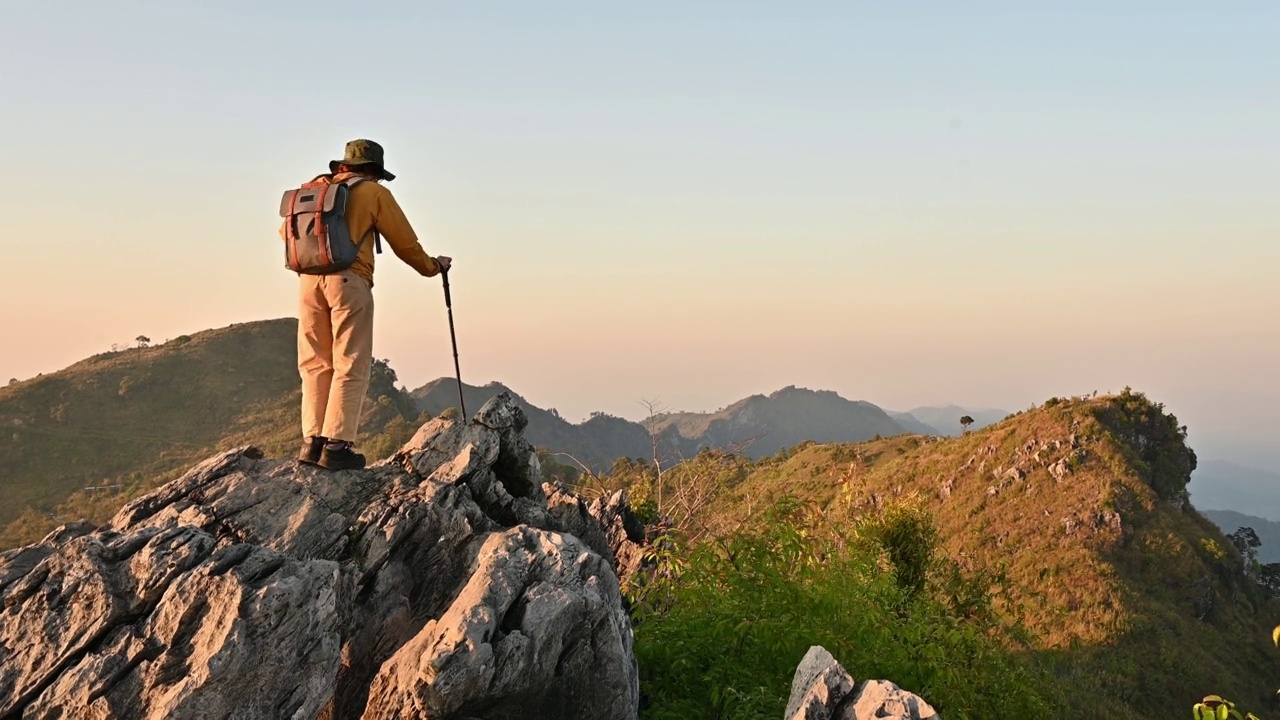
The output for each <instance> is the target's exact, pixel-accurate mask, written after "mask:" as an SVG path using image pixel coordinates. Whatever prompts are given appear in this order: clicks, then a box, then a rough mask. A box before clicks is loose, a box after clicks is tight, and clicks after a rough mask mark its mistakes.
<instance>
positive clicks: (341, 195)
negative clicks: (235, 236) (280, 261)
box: [280, 176, 382, 275]
mask: <svg viewBox="0 0 1280 720" xmlns="http://www.w3.org/2000/svg"><path fill="white" fill-rule="evenodd" d="M322 178H323V176H322V177H321V178H316V179H315V180H312V181H311V182H309V183H305V184H303V186H302V187H300V188H296V189H293V190H287V191H285V194H284V197H283V198H281V200H280V217H282V218H284V221H283V222H282V223H281V224H280V237H281V238H282V239H283V240H284V266H285V267H287V268H289V269H290V270H292V271H294V272H296V273H300V274H303V275H327V274H329V273H337V272H342V271H343V270H346V269H347V268H349V267H351V265H352V264H353V263H355V261H356V255H358V254H359V253H360V247H361V246H362V245H364V241H365V240H367V239H368V236H367V235H366V236H365V237H363V238H360V242H359V243H356V242H353V241H352V239H351V231H350V230H348V229H347V200H348V199H349V197H350V195H351V188H353V187H355V186H356V185H358V184H359V183H361V182H364V178H362V177H351V178H347V179H346V180H343V181H342V182H340V183H328V182H326V181H325V180H324V179H322ZM369 233H370V234H371V235H373V242H374V245H375V246H376V249H377V251H378V252H382V241H381V238H379V237H378V231H377V229H370V230H369Z"/></svg>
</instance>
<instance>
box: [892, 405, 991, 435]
mask: <svg viewBox="0 0 1280 720" xmlns="http://www.w3.org/2000/svg"><path fill="white" fill-rule="evenodd" d="M907 414H908V415H910V416H911V417H913V418H915V419H916V420H918V421H919V422H922V423H924V424H925V425H928V426H929V427H932V428H935V429H936V430H937V433H938V434H942V435H951V436H953V437H954V436H956V435H961V434H963V432H964V428H963V427H961V425H960V418H962V417H964V416H965V415H968V416H969V417H971V418H973V425H970V426H969V429H970V430H979V429H981V428H984V427H986V426H988V425H994V424H995V423H998V422H1000V421H1001V420H1003V419H1005V418H1006V417H1008V416H1009V413H1008V412H1006V411H1004V410H997V409H995V408H965V407H960V406H958V405H944V406H941V407H918V408H915V409H913V410H908V411H907Z"/></svg>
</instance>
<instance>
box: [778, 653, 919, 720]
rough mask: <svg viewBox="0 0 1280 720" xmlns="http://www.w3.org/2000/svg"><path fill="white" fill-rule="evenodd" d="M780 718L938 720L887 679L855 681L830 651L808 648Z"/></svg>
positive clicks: (786, 719) (914, 698)
mask: <svg viewBox="0 0 1280 720" xmlns="http://www.w3.org/2000/svg"><path fill="white" fill-rule="evenodd" d="M783 718H784V720H873V718H889V719H890V720H941V718H940V717H939V715H938V714H937V713H936V712H934V710H933V708H931V707H929V704H928V703H926V702H925V701H924V700H921V699H920V698H919V697H918V696H916V695H913V694H911V693H909V692H907V691H905V690H902V689H901V688H899V687H898V686H897V685H894V684H893V683H891V682H889V681H887V680H867V681H865V682H863V683H857V682H856V681H855V680H854V679H853V676H851V675H850V674H849V673H848V672H847V671H846V670H845V669H844V668H843V667H841V665H840V663H839V662H837V661H836V659H835V658H834V657H832V656H831V653H829V652H827V651H826V649H825V648H823V647H821V646H818V645H815V646H813V647H811V648H809V652H808V653H806V654H805V656H804V659H803V660H801V661H800V666H799V667H797V668H796V674H795V678H794V679H793V680H792V682H791V699H790V701H789V702H787V710H786V714H784V715H783Z"/></svg>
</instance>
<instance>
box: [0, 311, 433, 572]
mask: <svg viewBox="0 0 1280 720" xmlns="http://www.w3.org/2000/svg"><path fill="white" fill-rule="evenodd" d="M296 332H297V321H296V320H294V319H292V318H286V319H278V320H267V321H261V322H252V323H243V324H236V325H231V326H229V327H224V328H219V329H215V330H207V331H204V332H200V333H196V334H193V335H191V336H185V335H184V336H181V337H177V338H174V339H173V340H170V341H169V342H167V343H164V344H162V345H155V346H151V347H137V348H131V349H127V350H121V351H118V352H106V353H101V354H99V355H95V356H93V357H91V358H89V359H87V360H84V361H81V362H78V363H76V364H74V365H72V366H70V367H68V368H65V369H63V370H61V371H58V372H55V373H50V374H46V375H42V376H40V377H37V378H34V379H31V380H27V381H25V382H20V383H16V384H14V385H10V386H8V387H4V388H0V428H3V432H4V440H5V441H4V442H3V443H0V527H3V530H0V547H10V546H12V545H16V544H19V543H21V542H27V541H30V540H33V539H35V538H37V537H39V535H40V534H42V533H43V532H45V531H47V530H48V529H50V528H52V527H53V526H54V525H56V524H57V523H58V522H59V521H61V520H68V519H71V520H74V519H79V518H81V517H87V518H90V519H94V517H95V516H97V517H102V516H105V515H107V514H109V513H111V512H114V510H115V509H116V508H117V507H118V506H119V504H120V503H121V502H122V501H123V500H125V499H127V498H128V497H130V496H131V495H133V494H136V493H138V492H141V491H142V490H144V489H146V488H150V487H153V486H154V485H156V484H157V483H159V482H162V481H164V480H167V479H170V478H172V477H173V476H175V475H176V474H177V473H179V472H181V471H183V470H185V469H186V468H188V467H190V465H191V464H193V463H194V462H197V461H199V460H201V459H203V458H205V457H207V456H208V455H210V454H211V453H213V452H215V451H217V450H219V449H222V448H228V447H233V446H236V445H240V444H246V443H253V444H255V445H258V446H259V447H262V448H263V449H264V450H266V451H267V452H268V453H271V454H276V455H284V454H289V453H293V452H296V447H297V442H298V438H299V435H300V434H301V433H300V430H299V428H298V404H299V402H300V398H301V391H300V389H299V379H298V372H297V367H296V357H297V349H296V347H297V346H296V342H297V340H296ZM369 395H370V397H369V401H368V402H367V403H366V406H365V408H366V410H365V418H364V421H363V423H362V426H361V431H362V435H363V437H362V438H361V439H360V440H361V442H362V443H363V445H364V446H365V448H366V450H369V451H371V452H373V453H374V454H375V456H376V455H377V453H379V452H384V451H387V450H389V449H390V448H391V447H393V444H392V443H393V441H394V440H396V439H399V438H401V437H407V435H408V434H410V433H411V432H412V430H413V429H414V428H416V424H415V423H413V422H412V421H413V420H416V418H417V414H418V413H417V410H416V408H415V406H414V405H413V403H412V401H411V400H410V399H409V398H408V396H407V395H406V394H404V393H402V392H400V391H399V390H397V389H396V388H395V374H394V372H392V371H391V370H390V368H389V367H387V365H386V364H385V363H381V362H379V363H377V364H376V371H375V373H374V382H373V383H372V385H371V388H370V393H369ZM384 398H385V399H384ZM389 426H390V428H389ZM388 428H389V429H390V431H391V434H392V435H395V436H396V437H395V438H392V437H382V436H381V433H383V432H384V431H386V430H388ZM384 446H385V447H384Z"/></svg>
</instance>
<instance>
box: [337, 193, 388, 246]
mask: <svg viewBox="0 0 1280 720" xmlns="http://www.w3.org/2000/svg"><path fill="white" fill-rule="evenodd" d="M365 180H366V178H363V177H361V176H359V175H352V176H351V177H349V178H347V179H346V180H343V181H342V184H343V185H346V186H347V189H348V190H350V189H351V188H354V187H355V186H356V185H359V184H360V183H362V182H364V181H365ZM369 233H371V234H372V235H373V249H374V252H376V253H378V254H379V255H381V254H382V235H380V234H379V233H378V229H377V228H376V227H372V228H369ZM368 239H369V235H368V234H366V235H365V236H364V237H362V238H360V244H361V245H363V244H364V241H365V240H368Z"/></svg>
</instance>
